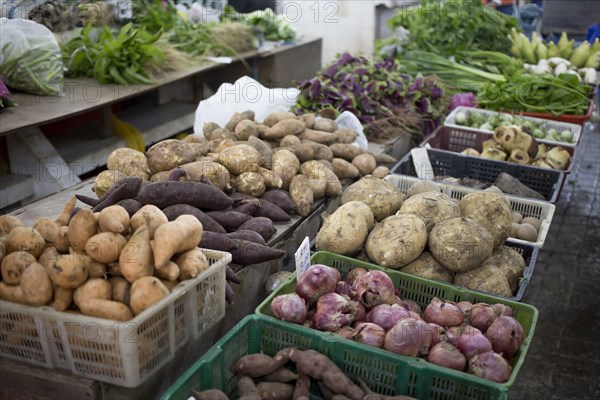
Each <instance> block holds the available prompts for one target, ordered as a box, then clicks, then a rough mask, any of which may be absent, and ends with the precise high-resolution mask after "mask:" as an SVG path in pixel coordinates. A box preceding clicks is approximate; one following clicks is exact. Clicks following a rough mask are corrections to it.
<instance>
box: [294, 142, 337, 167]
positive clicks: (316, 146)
mask: <svg viewBox="0 0 600 400" xmlns="http://www.w3.org/2000/svg"><path fill="white" fill-rule="evenodd" d="M302 143H303V144H304V145H308V146H310V147H311V148H312V151H313V154H314V159H315V160H317V161H319V162H321V161H329V162H331V161H333V152H332V151H331V149H330V148H329V146H326V145H324V144H322V143H317V142H313V141H310V140H303V141H302Z"/></svg>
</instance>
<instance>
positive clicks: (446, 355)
mask: <svg viewBox="0 0 600 400" xmlns="http://www.w3.org/2000/svg"><path fill="white" fill-rule="evenodd" d="M427 361H429V362H430V363H433V364H436V365H441V366H442V367H446V368H452V369H455V370H457V371H464V370H465V367H466V366H467V359H466V358H465V356H464V355H463V354H462V353H461V352H460V351H459V350H458V349H457V348H456V347H454V346H453V345H452V344H450V343H448V342H440V343H438V344H436V345H434V346H433V347H432V348H431V350H429V354H428V355H427Z"/></svg>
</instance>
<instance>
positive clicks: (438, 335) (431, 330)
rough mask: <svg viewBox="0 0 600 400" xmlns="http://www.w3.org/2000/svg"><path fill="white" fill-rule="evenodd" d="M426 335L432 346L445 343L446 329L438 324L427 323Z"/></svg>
mask: <svg viewBox="0 0 600 400" xmlns="http://www.w3.org/2000/svg"><path fill="white" fill-rule="evenodd" d="M427 334H428V335H430V336H431V344H432V345H436V344H438V343H439V342H444V341H446V329H444V327H442V326H439V325H438V324H433V323H428V324H427Z"/></svg>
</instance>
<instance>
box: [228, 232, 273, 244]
mask: <svg viewBox="0 0 600 400" xmlns="http://www.w3.org/2000/svg"><path fill="white" fill-rule="evenodd" d="M227 236H229V238H231V239H239V240H247V241H249V242H254V243H258V244H263V245H266V244H267V242H265V239H264V238H263V237H262V236H261V235H260V233H258V232H255V231H249V230H243V231H235V232H230V233H228V234H227Z"/></svg>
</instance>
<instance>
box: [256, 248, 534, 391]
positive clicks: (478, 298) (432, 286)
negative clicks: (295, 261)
mask: <svg viewBox="0 0 600 400" xmlns="http://www.w3.org/2000/svg"><path fill="white" fill-rule="evenodd" d="M311 262H312V264H325V265H328V266H330V267H333V268H335V269H337V270H338V271H340V273H341V275H342V278H345V277H346V274H347V273H348V272H349V271H350V270H352V269H354V268H356V267H361V268H365V269H376V270H380V271H384V272H385V273H387V274H388V275H389V276H390V277H391V278H392V281H393V282H394V285H395V286H396V287H398V288H400V291H401V294H400V296H401V297H402V298H403V299H408V300H413V301H415V302H417V303H418V304H419V305H420V306H421V308H423V307H425V306H427V305H428V304H429V303H430V301H431V300H432V299H433V298H434V297H437V298H440V299H444V300H450V301H454V302H459V301H463V300H465V301H470V302H472V303H479V302H484V303H489V304H494V303H502V304H506V305H507V306H509V307H511V308H512V309H513V316H514V317H515V318H516V319H517V321H519V322H520V323H521V325H522V326H523V330H524V332H525V341H524V342H523V345H522V346H521V349H520V350H519V353H517V355H516V356H515V358H514V360H513V362H512V367H513V370H512V374H511V376H510V379H509V380H508V381H507V382H505V383H495V382H491V381H489V380H486V379H483V378H479V377H477V376H474V375H471V374H468V373H466V372H460V371H452V370H450V369H447V368H444V367H440V366H438V365H434V364H432V363H429V362H427V361H426V360H423V359H415V358H411V357H406V356H402V355H399V354H394V353H391V352H389V351H387V350H383V349H377V348H374V347H370V346H367V345H363V344H360V343H357V345H359V346H364V347H366V348H368V349H369V351H372V352H374V353H376V354H377V355H378V356H379V355H381V356H383V355H384V354H385V355H391V356H392V357H394V358H395V359H397V360H417V361H419V362H421V363H422V364H423V365H425V369H428V370H431V371H435V372H436V373H440V372H441V371H444V372H445V374H446V375H445V376H452V377H453V378H454V379H453V380H452V381H451V382H446V381H444V380H443V379H440V380H438V381H436V382H434V383H436V385H435V387H434V388H432V390H434V391H435V390H437V389H438V388H440V390H442V392H443V393H446V394H444V395H443V396H442V395H441V394H440V395H438V396H437V397H435V396H434V397H429V398H432V399H482V398H495V397H493V396H491V397H469V396H466V395H464V394H462V393H461V392H456V393H454V392H453V389H448V387H451V384H452V383H455V382H462V383H465V384H469V383H473V384H475V383H482V382H488V383H489V384H490V385H491V386H494V387H496V388H497V389H498V390H500V391H502V392H507V391H508V390H509V389H510V387H511V386H512V385H513V384H514V382H515V379H516V377H517V374H518V373H519V370H520V369H521V365H522V364H523V361H524V360H525V355H526V354H527V351H528V350H529V345H530V344H531V340H532V339H533V334H534V332H535V326H536V322H537V318H538V311H537V309H536V308H535V307H533V306H530V305H528V304H522V303H517V302H515V301H511V300H507V299H505V298H502V297H497V296H492V295H487V294H484V293H480V292H476V291H473V290H469V289H465V288H460V287H456V286H453V285H449V284H446V283H442V282H437V281H433V280H430V279H425V278H421V277H418V276H415V275H410V274H406V273H403V272H399V271H394V270H390V269H387V268H383V267H380V266H378V265H375V264H370V263H367V262H364V261H360V260H356V259H353V258H349V257H344V256H340V255H337V254H333V253H329V252H326V251H319V252H316V253H315V254H313V256H312V258H311ZM295 288H296V274H295V273H294V274H293V275H292V276H290V277H289V278H288V279H287V280H286V281H285V282H283V284H282V285H281V286H279V287H278V288H277V290H275V291H274V292H273V293H272V294H271V295H270V296H269V297H267V298H266V299H265V301H263V302H262V303H261V304H260V305H259V306H258V307H257V309H256V314H259V315H264V316H267V317H269V318H273V319H275V317H274V316H273V314H272V313H271V301H272V300H273V298H275V297H276V296H278V295H280V294H287V293H293V292H294V291H295ZM295 326H297V327H298V329H303V330H307V331H309V332H318V333H319V334H321V335H323V336H330V337H335V338H340V337H339V336H337V335H335V334H332V333H327V332H319V331H315V330H313V329H309V328H306V327H303V326H300V325H295ZM339 340H343V341H346V342H349V343H354V342H352V341H350V340H346V339H341V338H340V339H339ZM444 388H445V389H444ZM454 394H456V396H454Z"/></svg>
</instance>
